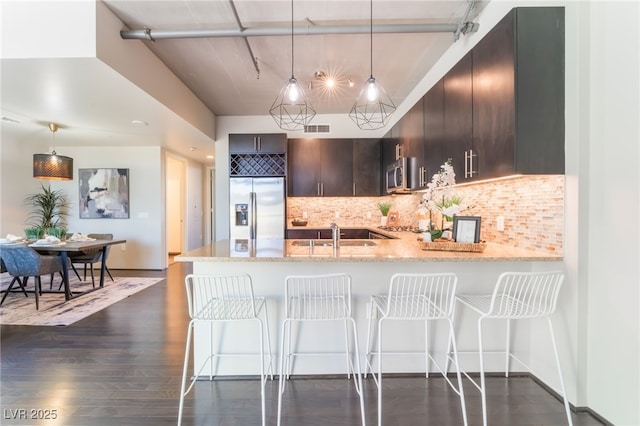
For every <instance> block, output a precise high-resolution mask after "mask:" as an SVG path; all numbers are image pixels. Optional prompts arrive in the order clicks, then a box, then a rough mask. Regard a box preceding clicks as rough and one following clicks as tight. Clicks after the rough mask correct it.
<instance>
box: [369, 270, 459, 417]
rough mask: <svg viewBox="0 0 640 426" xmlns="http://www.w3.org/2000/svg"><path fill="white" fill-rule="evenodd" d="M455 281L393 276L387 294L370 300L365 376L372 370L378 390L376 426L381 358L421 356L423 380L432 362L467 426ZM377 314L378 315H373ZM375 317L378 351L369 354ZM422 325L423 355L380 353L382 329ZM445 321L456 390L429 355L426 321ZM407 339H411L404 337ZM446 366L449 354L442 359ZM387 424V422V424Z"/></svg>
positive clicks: (438, 277) (441, 277)
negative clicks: (375, 362) (456, 398)
mask: <svg viewBox="0 0 640 426" xmlns="http://www.w3.org/2000/svg"><path fill="white" fill-rule="evenodd" d="M457 282H458V278H457V277H456V275H455V274H452V273H444V274H395V275H393V276H392V277H391V283H390V285H389V293H388V294H385V295H373V296H371V315H369V325H368V329H367V355H366V365H365V371H364V375H365V377H366V376H367V372H368V371H369V369H371V372H372V376H373V378H374V381H375V382H376V385H377V386H378V425H379V426H382V355H423V356H424V357H425V363H426V377H427V378H428V377H429V364H430V361H431V362H433V364H434V366H435V367H436V369H437V370H438V371H439V372H440V373H441V374H442V376H443V377H444V379H445V380H446V381H447V383H448V384H449V385H450V386H451V388H452V389H453V390H454V392H456V393H457V394H458V396H459V397H460V405H461V408H462V417H463V421H464V424H465V425H466V424H467V410H466V407H465V400H464V390H463V387H462V376H461V374H460V373H461V372H460V369H459V367H458V353H457V349H456V340H455V333H454V328H453V313H454V307H455V296H456V285H457ZM376 314H377V315H376ZM376 317H378V318H379V319H378V335H377V339H378V345H377V346H378V347H377V351H373V350H371V346H370V345H371V332H372V326H371V325H372V323H373V321H374V318H376ZM395 320H400V321H424V325H425V350H424V352H383V351H382V325H383V323H385V322H387V321H395ZM437 320H444V321H446V322H447V323H448V326H449V336H448V344H449V345H452V346H453V350H452V351H450V352H452V353H453V362H454V364H455V366H456V375H457V382H458V386H455V385H454V383H453V382H452V381H451V380H450V379H449V378H448V377H447V374H446V372H447V369H446V367H445V369H444V370H443V369H442V368H441V367H440V365H439V364H438V363H437V362H436V360H435V359H434V358H433V356H432V355H431V353H430V352H429V321H437ZM407 337H410V336H407ZM374 355H375V356H377V357H378V375H377V377H376V374H374V373H373V367H372V365H371V357H372V356H374ZM445 358H446V361H445V362H446V364H445V365H446V366H448V362H449V354H446V355H445ZM387 423H388V422H387Z"/></svg>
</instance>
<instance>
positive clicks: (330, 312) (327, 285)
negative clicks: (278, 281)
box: [285, 274, 351, 321]
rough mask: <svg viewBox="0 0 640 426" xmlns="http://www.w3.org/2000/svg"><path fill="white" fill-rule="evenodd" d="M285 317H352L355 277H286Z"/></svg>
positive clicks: (298, 318)
mask: <svg viewBox="0 0 640 426" xmlns="http://www.w3.org/2000/svg"><path fill="white" fill-rule="evenodd" d="M285 315H286V317H287V318H288V319H295V320H313V321H317V320H337V319H347V318H350V317H351V276H349V275H348V274H325V275H292V276H288V277H286V278H285Z"/></svg>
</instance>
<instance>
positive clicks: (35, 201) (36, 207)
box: [25, 185, 69, 239]
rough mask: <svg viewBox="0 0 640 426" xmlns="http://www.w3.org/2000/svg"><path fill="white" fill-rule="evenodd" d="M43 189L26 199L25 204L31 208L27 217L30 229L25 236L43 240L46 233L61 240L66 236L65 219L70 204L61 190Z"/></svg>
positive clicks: (26, 230) (27, 229) (48, 187)
mask: <svg viewBox="0 0 640 426" xmlns="http://www.w3.org/2000/svg"><path fill="white" fill-rule="evenodd" d="M41 187H42V192H39V193H37V194H32V195H29V196H28V197H27V198H25V203H26V204H27V205H29V206H30V207H31V212H29V216H28V217H27V220H28V221H29V222H30V227H29V228H26V229H25V235H26V237H27V238H31V239H32V238H41V237H42V236H43V235H44V234H45V233H46V234H47V235H52V236H55V237H58V238H61V237H63V236H64V235H65V234H66V229H65V226H64V217H65V216H67V215H68V214H69V213H68V212H67V208H68V207H69V204H68V203H67V200H66V198H65V196H64V193H63V192H62V191H61V190H55V191H54V190H52V189H51V186H47V187H46V188H45V186H44V185H41Z"/></svg>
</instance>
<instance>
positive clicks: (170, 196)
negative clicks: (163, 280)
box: [165, 155, 186, 264]
mask: <svg viewBox="0 0 640 426" xmlns="http://www.w3.org/2000/svg"><path fill="white" fill-rule="evenodd" d="M185 169H186V166H185V163H184V161H182V160H180V159H178V158H175V157H172V156H170V155H167V156H166V179H167V182H166V191H167V192H166V194H165V197H166V210H167V211H166V217H167V222H166V223H167V229H166V232H167V252H168V253H167V255H168V257H169V260H168V263H169V264H172V263H173V258H174V257H175V256H176V255H179V254H181V253H182V251H183V241H184V194H185Z"/></svg>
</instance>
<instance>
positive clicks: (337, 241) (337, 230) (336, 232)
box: [331, 222, 340, 250]
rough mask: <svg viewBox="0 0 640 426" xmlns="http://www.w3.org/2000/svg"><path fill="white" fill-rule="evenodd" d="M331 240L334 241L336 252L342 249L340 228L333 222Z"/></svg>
mask: <svg viewBox="0 0 640 426" xmlns="http://www.w3.org/2000/svg"><path fill="white" fill-rule="evenodd" d="M331 238H332V240H333V248H334V250H335V249H337V248H339V247H340V227H339V226H338V225H337V224H336V223H335V222H333V223H332V224H331Z"/></svg>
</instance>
